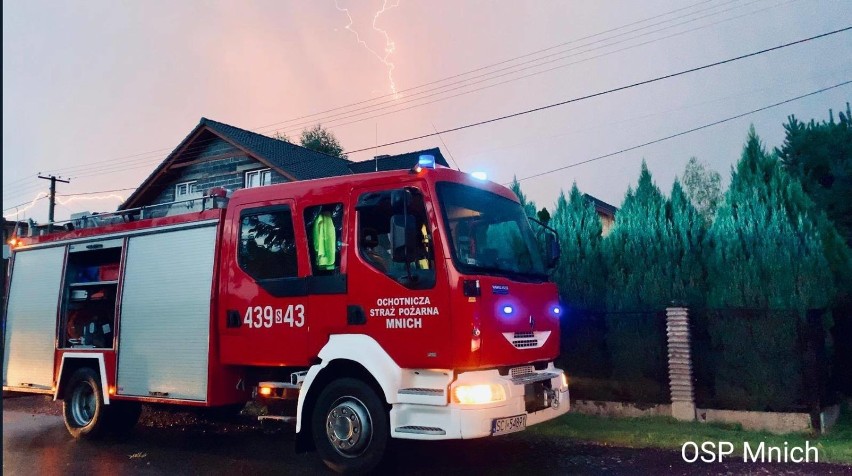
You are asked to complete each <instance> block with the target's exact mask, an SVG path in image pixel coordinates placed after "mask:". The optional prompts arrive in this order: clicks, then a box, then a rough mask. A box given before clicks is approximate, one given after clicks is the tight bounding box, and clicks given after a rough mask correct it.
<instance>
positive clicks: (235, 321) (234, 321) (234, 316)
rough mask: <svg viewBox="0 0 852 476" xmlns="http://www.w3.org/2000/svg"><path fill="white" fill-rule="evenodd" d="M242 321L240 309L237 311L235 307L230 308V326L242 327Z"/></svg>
mask: <svg viewBox="0 0 852 476" xmlns="http://www.w3.org/2000/svg"><path fill="white" fill-rule="evenodd" d="M242 323H243V322H242V321H241V320H240V313H239V311H235V310H233V309H228V322H227V326H228V327H240V325H242Z"/></svg>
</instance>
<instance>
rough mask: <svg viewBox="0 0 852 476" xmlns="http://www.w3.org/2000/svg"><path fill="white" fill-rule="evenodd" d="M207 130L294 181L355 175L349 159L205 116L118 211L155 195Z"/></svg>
mask: <svg viewBox="0 0 852 476" xmlns="http://www.w3.org/2000/svg"><path fill="white" fill-rule="evenodd" d="M204 131H209V132H211V133H213V134H215V135H217V136H219V137H221V138H222V139H223V140H225V141H227V142H229V143H231V144H232V145H233V146H234V147H236V148H238V149H241V150H243V151H244V152H245V153H246V154H248V155H250V156H252V157H254V158H255V159H257V160H258V161H260V162H262V163H264V164H265V165H267V166H269V167H271V168H273V169H276V171H277V172H279V173H281V174H282V175H284V176H285V177H288V178H291V179H293V180H308V179H314V178H321V177H333V176H338V175H348V174H351V173H352V171H351V170H350V169H349V164H350V162H349V161H348V160H346V159H342V158H340V157H334V156H331V155H327V154H323V153H322V152H317V151H314V150H311V149H307V148H305V147H302V146H299V145H296V144H292V143H290V142H285V141H282V140H278V139H273V138H271V137H267V136H265V135H262V134H257V133H255V132H251V131H247V130H245V129H240V128H239V127H234V126H231V125H228V124H224V123H222V122H217V121H214V120H211V119H207V118H206V117H202V118H201V120H200V121H199V122H198V125H197V126H195V128H194V129H193V130H192V131H191V132H190V133H189V134H188V135H187V136H186V137H185V138H184V139H183V140H182V141H181V143H180V144H178V146H177V147H175V149H174V150H173V151H172V152H171V153H170V154H169V155H168V156H167V157H166V159H165V160H163V162H162V163H160V165H158V166H157V168H155V169H154V171H153V172H151V174H150V175H149V176H148V177H147V178H146V179H145V180H144V181H143V182H142V184H141V185H140V186H139V188H137V189H136V190H135V191H134V192H133V193H132V194H131V195H130V197H128V198H127V200H125V202H124V203H122V204H121V205H120V206H119V207H118V209H119V210H124V209H127V208H132V207H134V206H137V204H138V203H140V202H142V201H143V200H144V199H145V198H146V197H148V196H149V195H150V194H152V193H156V190H152V187H153V186H155V185H156V182H157V179H158V178H160V177H161V176H162V175H164V174H165V172H166V171H167V170H168V168H169V166H170V165H171V164H172V163H174V162H175V161H176V160H177V159H178V158H179V157H180V155H181V154H182V153H183V152H184V151H185V150H187V146H188V145H190V144H191V143H192V142H193V141H195V140H196V139H198V137H199V136H200V135H201V134H202V133H203V132H204Z"/></svg>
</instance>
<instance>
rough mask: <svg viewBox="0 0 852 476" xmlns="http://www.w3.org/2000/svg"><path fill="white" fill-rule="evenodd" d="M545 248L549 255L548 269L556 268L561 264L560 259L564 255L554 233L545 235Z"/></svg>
mask: <svg viewBox="0 0 852 476" xmlns="http://www.w3.org/2000/svg"><path fill="white" fill-rule="evenodd" d="M544 247H545V251H546V253H547V257H546V258H547V267H548V268H555V267H556V263H557V262H559V257H560V256H561V255H562V249H561V248H560V246H559V240H558V239H557V238H556V235H555V234H553V233H547V234H546V235H544Z"/></svg>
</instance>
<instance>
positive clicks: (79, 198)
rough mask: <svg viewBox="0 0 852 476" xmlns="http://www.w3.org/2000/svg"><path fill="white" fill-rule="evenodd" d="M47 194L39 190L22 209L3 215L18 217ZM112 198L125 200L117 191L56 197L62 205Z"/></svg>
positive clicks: (7, 217) (9, 217)
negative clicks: (84, 195)
mask: <svg viewBox="0 0 852 476" xmlns="http://www.w3.org/2000/svg"><path fill="white" fill-rule="evenodd" d="M47 196H48V194H47V192H39V193H38V194H37V195H36V196H35V197H34V198H33V199H32V201H31V202H30V203H29V204H28V205H27V206H26V207H24V208H22V209H20V210H17V209H16V211H15V213H9V214H8V215H3V218H6V219H11V218H17V217H18V216H20V214H21V213H24V212H26V211H27V210H29V209H31V208H32V207H34V206H35V205H36V202H37V201H39V200H41V199H43V198H46V197H47ZM111 198H114V199H118V200H120V201H122V202H123V201H124V197H122V196H121V195H117V194H115V193H110V194H109V195H95V196H92V197H68V198H67V199H65V200H63V199H62V198H61V197H56V203H58V204H60V205H68V204H69V203H72V202H76V201H78V200H108V199H111Z"/></svg>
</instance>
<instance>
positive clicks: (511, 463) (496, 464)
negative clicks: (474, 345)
mask: <svg viewBox="0 0 852 476" xmlns="http://www.w3.org/2000/svg"><path fill="white" fill-rule="evenodd" d="M167 417H168V416H167ZM161 421H162V419H159V420H158V419H157V418H153V419H152V418H151V417H150V414H149V416H148V417H147V418H146V417H145V416H143V422H142V423H141V424H140V425H139V426H138V427H137V428H136V429H135V431H134V432H133V434H132V435H129V436H128V437H125V438H124V439H122V440H120V441H99V442H87V441H75V440H73V439H71V437H70V436H69V435H68V433H67V432H66V430H65V427H64V425H63V423H62V420H61V418H60V417H58V416H55V415H46V414H39V413H33V412H30V411H20V410H9V409H7V410H4V412H3V474H7V475H31V474H40V475H41V474H47V475H49V474H86V475H110V476H112V475H116V474H122V475H124V474H128V475H136V474H170V475H171V474H199V475H200V474H203V475H207V474H223V475H224V474H228V475H230V474H288V475H302V474H305V475H307V474H318V473H319V474H323V473H325V474H329V473H327V472H326V470H325V467H324V466H323V465H322V463H321V462H320V461H319V459H318V458H317V456H316V454H314V453H308V454H295V453H294V451H293V439H294V436H293V433H292V429H291V428H288V427H273V428H261V427H259V426H258V425H255V424H253V423H251V424H219V423H212V422H206V421H198V420H194V421H191V422H182V423H169V424H162V423H160V422H161ZM381 469H382V472H383V473H389V474H409V475H427V474H428V475H434V474H460V475H461V474H463V475H466V476H469V475H471V474H524V475H531V474H658V475H663V474H850V473H852V468H850V467H844V466H837V465H822V464H820V465H813V464H809V465H794V464H789V465H783V464H766V465H754V464H748V465H746V464H743V463H742V462H736V461H731V462H726V463H725V464H722V465H719V464H715V465H697V464H692V465H690V464H686V463H684V462H683V461H682V460H681V456H680V453H679V452H672V451H662V450H651V449H630V448H613V447H606V446H599V445H593V444H584V443H578V442H575V441H570V440H562V441H558V440H554V439H548V438H542V437H539V436H537V435H533V434H531V433H526V434H524V433H519V434H514V435H507V436H504V437H500V438H494V439H484V440H473V441H453V442H396V443H395V444H394V446H393V447H392V448H391V449H390V457H389V458H388V461H387V462H386V464H385V465H384V466H383V467H382V468H381Z"/></svg>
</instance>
